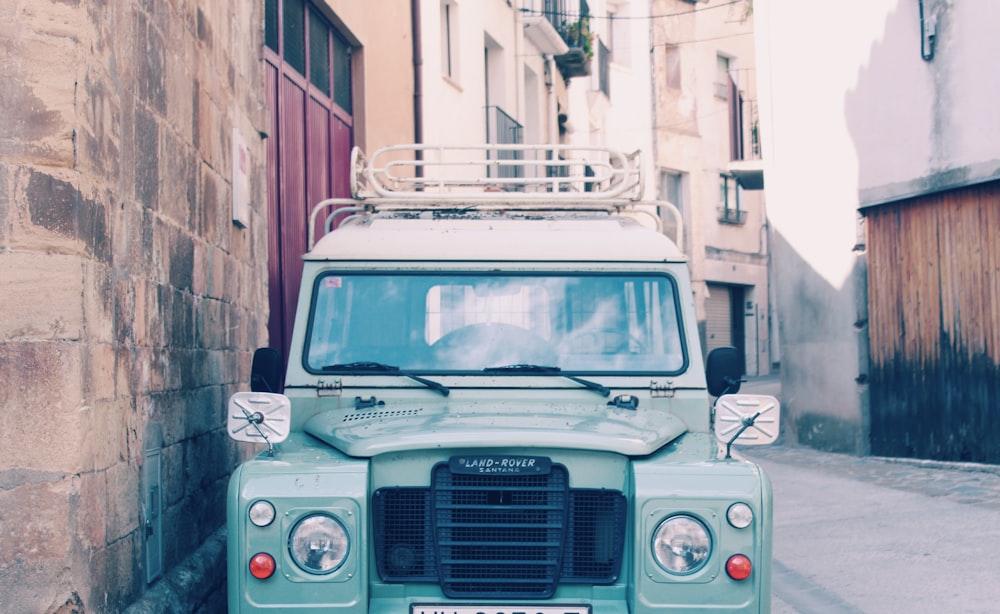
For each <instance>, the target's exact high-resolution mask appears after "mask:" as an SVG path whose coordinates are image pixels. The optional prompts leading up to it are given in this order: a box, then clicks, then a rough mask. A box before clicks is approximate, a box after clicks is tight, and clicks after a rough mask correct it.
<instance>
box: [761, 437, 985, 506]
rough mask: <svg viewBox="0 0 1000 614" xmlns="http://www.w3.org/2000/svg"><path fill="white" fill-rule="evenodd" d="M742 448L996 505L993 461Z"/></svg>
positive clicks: (930, 493) (846, 475)
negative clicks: (926, 459)
mask: <svg viewBox="0 0 1000 614" xmlns="http://www.w3.org/2000/svg"><path fill="white" fill-rule="evenodd" d="M741 452H742V453H743V455H744V456H746V457H748V458H751V459H754V460H760V461H770V462H775V463H782V464H788V465H797V466H800V467H803V466H808V467H810V468H812V469H814V470H816V471H824V472H829V473H831V474H835V475H837V476H839V477H842V478H850V479H853V480H858V481H860V482H868V483H871V484H876V485H878V486H884V487H886V488H894V489H896V490H902V491H907V492H913V493H919V494H923V495H926V496H929V497H941V498H944V499H948V500H950V501H953V502H955V503H964V504H968V505H979V506H984V507H989V508H991V509H997V508H998V506H1000V466H997V465H980V464H975V463H946V462H937V461H923V460H917V459H902V458H881V457H872V456H867V457H857V456H851V455H848V454H832V453H829V452H820V451H817V450H813V449H811V448H803V447H794V446H789V445H787V444H786V445H776V446H771V447H763V448H753V449H750V448H745V449H743V450H741Z"/></svg>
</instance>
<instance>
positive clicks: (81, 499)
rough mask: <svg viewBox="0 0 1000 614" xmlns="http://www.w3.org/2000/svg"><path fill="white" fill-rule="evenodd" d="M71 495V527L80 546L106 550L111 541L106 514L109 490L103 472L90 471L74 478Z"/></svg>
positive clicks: (86, 549)
mask: <svg viewBox="0 0 1000 614" xmlns="http://www.w3.org/2000/svg"><path fill="white" fill-rule="evenodd" d="M72 484H73V488H72V492H71V495H70V498H69V512H70V513H69V524H70V530H71V531H72V533H73V536H74V538H75V540H76V542H77V544H78V546H79V547H80V548H81V549H83V550H84V551H87V552H95V551H99V550H103V549H104V548H105V547H106V546H107V543H108V539H107V527H106V525H105V517H106V516H107V514H108V489H107V481H106V478H105V474H104V472H103V471H90V472H87V473H82V474H80V475H79V476H76V477H74V478H73V480H72Z"/></svg>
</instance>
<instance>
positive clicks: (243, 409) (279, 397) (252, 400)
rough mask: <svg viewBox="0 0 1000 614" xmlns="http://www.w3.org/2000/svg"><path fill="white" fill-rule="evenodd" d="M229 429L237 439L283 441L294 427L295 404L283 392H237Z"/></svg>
mask: <svg viewBox="0 0 1000 614" xmlns="http://www.w3.org/2000/svg"><path fill="white" fill-rule="evenodd" d="M227 410H228V411H227V412H226V430H227V431H228V432H229V436H230V437H231V438H233V439H235V440H236V441H244V442H247V443H266V444H268V445H269V446H270V445H271V444H275V443H281V442H282V441H284V440H285V439H286V438H287V437H288V431H290V430H291V422H292V421H291V418H292V404H291V402H290V401H289V400H288V397H286V396H285V395H283V394H271V393H267V392H237V393H236V394H234V395H233V396H231V397H229V406H228V407H227Z"/></svg>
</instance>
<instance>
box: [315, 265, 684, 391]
mask: <svg viewBox="0 0 1000 614" xmlns="http://www.w3.org/2000/svg"><path fill="white" fill-rule="evenodd" d="M676 291H677V289H676V286H675V283H674V280H673V278H671V277H669V276H667V275H658V274H642V275H636V274H627V273H604V274H577V273H572V274H567V273H549V274H538V273H531V274H526V273H525V274H515V273H511V274H504V273H499V272H489V273H482V272H476V273H472V272H470V273H460V272H456V273H447V274H434V275H429V274H417V273H413V274H407V273H399V272H381V273H380V272H365V273H354V272H351V273H348V272H331V273H327V274H325V275H323V276H321V277H319V278H318V279H317V281H316V285H315V287H314V288H313V303H312V309H311V313H310V316H309V327H308V331H307V337H308V338H307V346H306V356H305V367H306V369H307V370H308V371H310V372H313V373H320V372H323V371H324V370H329V369H330V367H331V366H332V365H346V364H350V363H357V362H373V363H381V364H383V365H392V366H396V367H399V368H400V370H402V371H404V372H420V373H456V372H462V373H469V372H477V373H481V372H482V371H483V370H484V369H495V368H496V367H505V366H511V365H538V366H547V367H558V368H559V369H561V370H562V371H564V372H565V371H569V372H576V373H623V372H625V373H636V372H655V373H664V372H669V373H679V372H681V371H683V370H684V368H685V366H686V364H687V363H686V357H685V354H684V343H683V335H682V333H681V326H680V324H679V320H680V316H679V305H678V301H677V296H676ZM509 372H510V373H517V372H520V373H524V372H525V371H524V369H512V370H510V371H509Z"/></svg>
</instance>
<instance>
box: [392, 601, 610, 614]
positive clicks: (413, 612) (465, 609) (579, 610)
mask: <svg viewBox="0 0 1000 614" xmlns="http://www.w3.org/2000/svg"><path fill="white" fill-rule="evenodd" d="M410 614H590V606H589V605H556V606H551V605H546V606H536V605H512V606H500V605H494V604H491V605H446V604H435V603H428V604H422V603H415V604H413V605H411V606H410Z"/></svg>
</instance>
